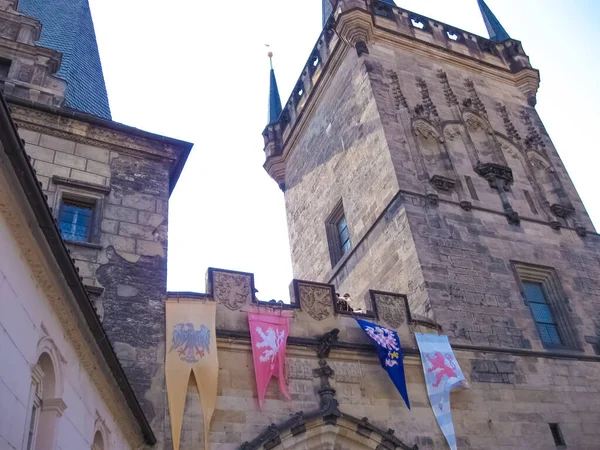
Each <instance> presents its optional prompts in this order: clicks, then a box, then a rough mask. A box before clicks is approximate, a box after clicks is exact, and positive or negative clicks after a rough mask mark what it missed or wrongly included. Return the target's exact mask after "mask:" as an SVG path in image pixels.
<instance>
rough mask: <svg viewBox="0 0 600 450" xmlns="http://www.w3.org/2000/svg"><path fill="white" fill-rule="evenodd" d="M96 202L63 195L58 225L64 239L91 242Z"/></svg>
mask: <svg viewBox="0 0 600 450" xmlns="http://www.w3.org/2000/svg"><path fill="white" fill-rule="evenodd" d="M95 206H96V202H95V201H94V200H93V199H87V198H83V197H79V198H75V197H71V196H65V195H63V197H62V199H61V202H60V207H59V211H58V227H59V229H60V233H61V234H62V237H63V239H65V240H66V241H73V242H90V241H91V237H92V224H93V219H94V209H95Z"/></svg>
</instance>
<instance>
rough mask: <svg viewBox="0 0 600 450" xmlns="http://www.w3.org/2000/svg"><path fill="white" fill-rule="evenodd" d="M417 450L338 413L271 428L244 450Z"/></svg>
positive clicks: (297, 419)
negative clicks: (382, 449)
mask: <svg viewBox="0 0 600 450" xmlns="http://www.w3.org/2000/svg"><path fill="white" fill-rule="evenodd" d="M266 448H268V449H271V450H283V449H286V450H300V449H303V450H304V449H307V448H310V449H311V450H334V449H339V448H343V449H348V450H376V449H381V448H390V449H399V450H416V449H417V448H418V446H417V445H414V446H412V447H410V446H408V445H406V444H405V443H403V442H402V441H400V440H399V439H398V438H397V437H396V436H395V432H394V430H388V431H383V430H381V429H380V428H378V427H376V426H375V425H373V424H372V423H370V422H369V421H368V419H367V418H363V419H357V418H356V417H353V416H351V415H349V414H344V413H341V412H339V411H338V412H337V413H336V414H334V415H327V414H325V413H324V412H316V413H312V414H311V413H309V414H307V415H306V416H305V415H304V414H303V413H297V414H295V415H293V416H292V417H291V418H290V419H288V420H287V421H285V422H283V423H282V424H279V425H275V424H273V425H271V426H270V427H269V428H268V429H267V430H266V431H265V432H264V433H263V434H262V435H261V436H259V437H257V438H256V439H255V440H253V441H252V442H246V443H244V444H242V446H241V447H240V449H241V450H259V449H261V450H262V449H266Z"/></svg>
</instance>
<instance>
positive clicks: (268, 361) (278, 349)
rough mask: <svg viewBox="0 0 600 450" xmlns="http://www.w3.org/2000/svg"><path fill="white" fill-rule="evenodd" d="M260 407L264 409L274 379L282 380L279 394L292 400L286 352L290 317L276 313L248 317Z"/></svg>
mask: <svg viewBox="0 0 600 450" xmlns="http://www.w3.org/2000/svg"><path fill="white" fill-rule="evenodd" d="M248 322H249V323H250V338H251V340H252V356H253V357H254V373H255V375H256V387H257V390H258V405H259V407H260V408H261V409H262V405H263V401H264V399H265V394H266V392H267V386H268V385H269V381H270V380H271V377H273V376H275V377H277V378H278V379H279V390H280V391H281V393H282V394H283V395H284V396H285V398H287V399H288V400H291V398H290V393H289V391H288V387H287V384H286V379H285V349H286V342H287V338H288V332H289V328H290V323H289V317H286V316H281V315H279V314H272V313H266V312H261V313H248Z"/></svg>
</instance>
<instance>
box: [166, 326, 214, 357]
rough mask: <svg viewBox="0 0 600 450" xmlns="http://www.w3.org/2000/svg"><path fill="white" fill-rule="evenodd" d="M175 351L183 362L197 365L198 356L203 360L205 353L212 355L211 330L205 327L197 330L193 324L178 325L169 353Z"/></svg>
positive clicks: (174, 331)
mask: <svg viewBox="0 0 600 450" xmlns="http://www.w3.org/2000/svg"><path fill="white" fill-rule="evenodd" d="M173 350H176V351H177V354H178V355H179V359H181V360H182V361H185V362H187V363H190V364H192V363H197V362H198V359H197V357H198V356H199V357H200V358H202V357H203V356H204V353H205V352H206V353H209V354H210V330H209V329H208V328H207V327H206V326H204V325H201V326H200V329H199V330H196V329H195V328H194V324H192V323H178V324H177V325H175V326H174V327H173V342H172V344H171V350H169V353H170V352H172V351H173Z"/></svg>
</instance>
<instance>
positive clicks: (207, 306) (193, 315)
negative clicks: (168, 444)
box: [165, 300, 219, 450]
mask: <svg viewBox="0 0 600 450" xmlns="http://www.w3.org/2000/svg"><path fill="white" fill-rule="evenodd" d="M216 311H217V308H216V303H215V302H200V301H185V300H178V301H168V302H167V303H166V316H167V329H166V336H167V347H166V348H167V354H166V364H165V374H166V382H167V395H168V399H169V414H170V416H171V434H172V437H173V449H174V450H178V449H179V445H180V439H181V425H182V424H183V413H184V409H185V398H186V395H187V388H188V383H189V379H190V372H191V371H193V372H194V377H195V378H196V384H197V386H198V392H199V393H200V402H201V403H202V411H203V413H204V449H205V450H208V449H209V448H210V421H211V419H212V415H213V413H214V411H215V406H216V404H217V380H218V377H219V360H218V359H217V335H216V332H215V315H216Z"/></svg>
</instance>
